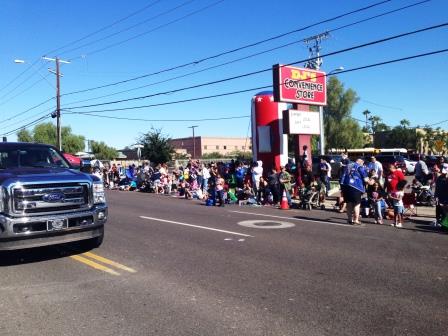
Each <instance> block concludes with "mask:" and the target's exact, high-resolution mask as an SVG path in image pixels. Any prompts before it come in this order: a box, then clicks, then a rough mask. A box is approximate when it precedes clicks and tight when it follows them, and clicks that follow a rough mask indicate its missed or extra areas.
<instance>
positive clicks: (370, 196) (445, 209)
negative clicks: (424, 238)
mask: <svg viewBox="0 0 448 336" xmlns="http://www.w3.org/2000/svg"><path fill="white" fill-rule="evenodd" d="M343 166H344V167H343V169H342V170H341V172H342V174H341V177H340V184H341V198H340V200H339V205H340V209H341V210H342V209H343V208H344V207H346V210H347V221H348V223H350V224H353V225H360V224H361V222H360V212H361V208H364V209H366V210H367V209H368V210H370V209H372V212H373V214H374V217H375V222H376V223H378V224H383V220H384V217H385V215H386V214H387V213H388V212H387V210H388V209H391V210H392V209H393V222H392V223H391V225H392V226H395V227H397V228H401V227H403V224H402V223H403V214H404V212H405V197H406V196H407V195H409V196H413V197H410V198H412V199H414V201H415V196H414V195H413V194H412V190H414V189H415V188H417V187H418V185H427V188H428V190H430V188H431V187H432V186H434V187H435V193H434V199H435V200H436V221H435V223H434V224H435V226H441V225H442V224H443V222H444V221H446V218H447V215H448V180H447V174H448V164H447V163H445V162H444V160H443V158H442V159H441V160H440V161H439V162H438V163H437V164H436V165H434V167H433V169H432V171H430V170H429V169H428V167H427V165H426V163H425V162H424V160H423V158H420V160H419V161H418V163H417V164H416V167H415V179H414V180H413V181H412V183H408V181H407V180H406V178H405V176H404V174H403V172H402V171H401V170H400V169H399V168H397V167H396V166H395V165H394V164H390V165H388V167H385V168H383V166H382V164H381V163H380V162H378V161H377V160H376V158H375V157H374V156H372V157H371V158H370V162H364V160H363V159H361V158H359V159H357V160H356V161H355V162H349V161H348V160H347V161H346V162H344V164H343ZM409 189H410V190H411V192H406V191H407V190H409ZM364 195H366V197H363V196H364Z"/></svg>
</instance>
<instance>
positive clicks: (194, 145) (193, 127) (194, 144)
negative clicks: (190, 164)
mask: <svg viewBox="0 0 448 336" xmlns="http://www.w3.org/2000/svg"><path fill="white" fill-rule="evenodd" d="M196 127H199V126H197V125H195V126H188V128H191V129H192V130H193V159H195V158H196V139H195V137H194V129H195V128H196Z"/></svg>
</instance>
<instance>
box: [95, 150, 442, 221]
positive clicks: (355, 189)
mask: <svg viewBox="0 0 448 336" xmlns="http://www.w3.org/2000/svg"><path fill="white" fill-rule="evenodd" d="M298 169H299V170H300V174H298V171H297V170H298ZM331 170H332V167H331V165H330V164H329V163H328V162H327V161H326V160H325V159H321V160H320V164H319V167H318V171H317V172H313V169H312V167H311V165H310V164H308V161H307V160H303V161H302V163H299V164H298V165H295V164H294V163H292V162H290V163H289V164H287V165H285V166H281V167H280V169H279V171H277V170H276V169H275V168H273V169H270V170H265V169H264V167H263V162H262V161H257V162H246V161H238V160H232V161H230V162H226V163H225V162H210V163H204V162H201V161H199V160H189V162H188V163H187V164H186V165H185V166H180V167H174V168H171V169H169V168H168V166H167V164H159V165H156V166H152V165H150V164H149V163H148V162H145V163H144V164H143V165H141V166H136V165H130V166H128V167H126V168H125V167H122V166H121V165H119V164H118V165H115V164H113V165H112V166H111V167H102V169H100V168H97V169H95V168H94V172H93V173H94V174H96V175H98V176H99V177H101V178H102V179H103V181H104V184H105V186H106V187H107V188H109V189H118V190H128V191H134V190H135V191H141V192H153V193H156V194H167V195H172V196H176V197H182V198H186V199H198V200H202V201H203V202H204V203H205V204H206V205H208V206H222V207H223V206H225V205H226V204H239V205H251V206H277V207H278V206H279V205H280V202H281V201H282V198H283V197H286V200H287V202H288V205H289V207H292V205H293V202H292V199H293V198H295V199H298V200H299V202H298V203H299V207H303V208H307V207H308V206H309V208H311V207H312V206H316V205H321V204H323V203H324V201H325V197H326V196H328V191H329V190H330V179H331V176H332V172H331ZM447 173H448V164H447V163H445V162H443V161H442V162H440V163H438V164H437V165H436V166H435V168H434V169H433V171H432V172H431V171H429V169H428V167H427V166H426V164H425V163H424V161H423V160H420V161H419V162H418V163H417V165H416V168H415V179H414V181H413V183H412V186H415V185H416V184H422V185H427V184H432V185H434V186H435V197H436V198H437V200H438V203H437V207H436V218H437V222H436V224H437V225H440V224H441V223H442V221H443V220H444V218H446V217H447V214H448V180H447ZM337 176H339V183H340V191H341V196H340V197H338V200H337V203H336V205H337V207H338V211H339V212H345V211H346V212H347V221H348V223H350V224H353V225H360V224H361V220H360V218H361V212H363V215H364V216H369V215H373V216H374V219H375V223H378V224H383V223H384V219H385V217H386V215H388V214H389V215H390V216H391V217H392V215H391V214H390V213H389V212H391V211H392V209H393V221H392V223H391V225H393V226H395V227H398V228H400V227H402V225H403V224H402V223H403V213H404V211H405V207H404V206H405V203H404V200H405V196H406V191H407V189H409V188H410V184H408V182H407V181H406V179H405V176H404V174H403V172H402V171H401V170H400V169H398V168H397V167H395V165H393V164H391V165H388V166H387V167H383V165H382V164H381V162H379V161H377V160H376V158H375V157H374V156H372V157H371V158H369V160H368V162H365V161H364V160H363V159H361V158H359V159H357V160H355V161H350V160H349V158H348V157H347V156H346V155H344V154H343V159H342V161H341V164H340V168H339V171H338V172H337ZM361 210H363V211H361Z"/></svg>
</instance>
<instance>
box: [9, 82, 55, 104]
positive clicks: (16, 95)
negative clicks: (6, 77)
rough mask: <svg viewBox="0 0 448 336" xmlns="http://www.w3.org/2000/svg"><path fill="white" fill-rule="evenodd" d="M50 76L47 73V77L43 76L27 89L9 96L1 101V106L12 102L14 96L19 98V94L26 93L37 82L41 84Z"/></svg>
mask: <svg viewBox="0 0 448 336" xmlns="http://www.w3.org/2000/svg"><path fill="white" fill-rule="evenodd" d="M48 76H49V75H47V76H45V77H42V78H40V79H38V80H37V81H35V82H34V83H33V84H31V85H30V86H28V87H27V88H26V89H24V90H22V91H20V92H19V93H17V94H15V95H14V96H12V97H9V98H8V99H6V100H5V101H2V102H1V103H0V106H2V105H5V104H6V103H8V102H10V101H11V100H13V99H14V98H17V97H18V96H20V95H22V94H24V93H25V92H27V91H28V90H30V89H32V88H33V87H35V86H36V85H37V84H39V83H40V82H42V81H46V80H47V78H46V77H48Z"/></svg>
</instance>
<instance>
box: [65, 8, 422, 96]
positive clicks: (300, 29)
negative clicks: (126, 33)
mask: <svg viewBox="0 0 448 336" xmlns="http://www.w3.org/2000/svg"><path fill="white" fill-rule="evenodd" d="M390 1H392V0H385V1H380V2H377V3H374V4H372V5H369V6H366V7H362V8H359V9H356V10H353V11H350V12H346V13H343V14H340V15H337V16H334V17H331V18H328V19H324V20H321V21H319V22H315V23H313V24H310V25H307V26H303V27H300V28H297V29H294V30H291V31H289V32H286V33H282V34H280V35H276V36H273V37H270V38H267V39H264V40H260V41H257V42H253V43H250V44H247V45H244V46H241V47H238V48H235V49H231V50H227V51H224V52H221V53H218V54H215V55H212V56H207V57H204V58H201V59H198V60H194V61H191V62H188V63H184V64H180V65H176V66H173V67H170V68H165V69H162V70H159V71H156V72H152V73H148V74H144V75H141V76H137V77H133V78H129V79H125V80H122V81H118V82H114V83H109V84H105V85H101V86H97V87H92V88H88V89H83V90H78V91H73V92H68V93H65V94H63V95H64V96H68V95H73V94H77V93H82V92H87V91H93V90H98V89H103V88H106V87H109V86H115V85H118V84H124V83H127V82H131V81H135V80H138V79H142V78H146V77H150V76H155V75H159V74H162V73H165V72H169V71H173V70H178V69H181V68H184V67H187V66H191V65H197V64H199V63H202V62H205V61H209V60H211V59H215V58H218V57H221V56H225V55H228V54H231V53H235V52H238V51H241V50H244V49H247V48H251V47H255V46H257V45H260V44H263V43H266V42H269V41H273V40H276V39H279V38H281V37H285V36H288V35H291V34H294V33H298V32H300V31H304V30H306V29H309V28H312V27H315V26H318V25H321V24H323V23H327V22H331V21H334V20H337V19H340V18H343V17H345V16H348V15H351V14H355V13H358V12H362V11H365V10H368V9H370V8H373V7H376V6H379V5H382V4H384V3H387V2H390ZM428 1H431V0H424V1H420V2H418V3H416V4H413V5H411V6H416V5H420V4H423V3H425V2H428ZM407 7H408V6H406V8H407Z"/></svg>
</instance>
